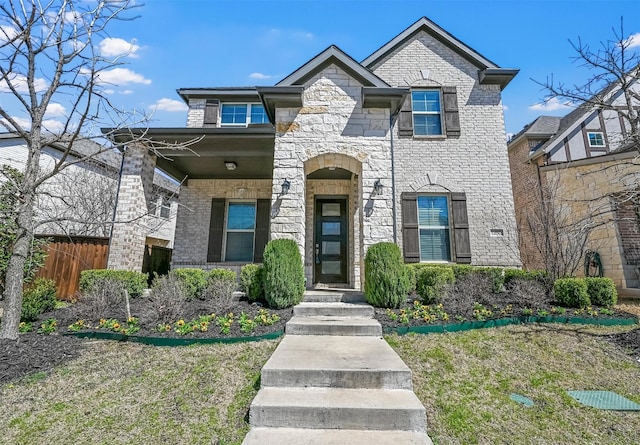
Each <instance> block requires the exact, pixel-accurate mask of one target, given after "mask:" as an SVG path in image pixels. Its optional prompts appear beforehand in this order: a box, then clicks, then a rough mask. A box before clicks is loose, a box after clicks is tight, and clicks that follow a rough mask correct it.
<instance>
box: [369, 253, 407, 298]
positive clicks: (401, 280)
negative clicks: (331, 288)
mask: <svg viewBox="0 0 640 445" xmlns="http://www.w3.org/2000/svg"><path fill="white" fill-rule="evenodd" d="M364 277H365V278H364V294H365V296H366V298H367V302H369V304H371V305H373V306H377V307H386V308H397V307H400V305H401V304H402V303H404V302H405V301H406V300H407V295H408V293H409V277H408V274H407V268H406V267H405V265H404V263H403V261H402V255H401V253H400V248H399V247H398V246H397V245H396V244H394V243H377V244H374V245H373V246H371V247H369V249H368V250H367V255H366V257H365V260H364Z"/></svg>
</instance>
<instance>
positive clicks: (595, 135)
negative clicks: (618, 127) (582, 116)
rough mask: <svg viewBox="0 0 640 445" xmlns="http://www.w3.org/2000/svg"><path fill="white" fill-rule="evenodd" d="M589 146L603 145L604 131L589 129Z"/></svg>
mask: <svg viewBox="0 0 640 445" xmlns="http://www.w3.org/2000/svg"><path fill="white" fill-rule="evenodd" d="M587 137H588V138H589V147H604V146H605V144H604V133H602V132H601V131H590V132H588V133H587Z"/></svg>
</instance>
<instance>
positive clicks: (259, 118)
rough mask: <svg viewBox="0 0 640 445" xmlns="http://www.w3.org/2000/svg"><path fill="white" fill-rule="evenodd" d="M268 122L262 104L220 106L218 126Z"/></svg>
mask: <svg viewBox="0 0 640 445" xmlns="http://www.w3.org/2000/svg"><path fill="white" fill-rule="evenodd" d="M267 122H269V120H268V118H267V113H266V112H265V110H264V106H263V105H262V104H222V110H221V112H220V125H222V126H246V125H249V124H264V123H267Z"/></svg>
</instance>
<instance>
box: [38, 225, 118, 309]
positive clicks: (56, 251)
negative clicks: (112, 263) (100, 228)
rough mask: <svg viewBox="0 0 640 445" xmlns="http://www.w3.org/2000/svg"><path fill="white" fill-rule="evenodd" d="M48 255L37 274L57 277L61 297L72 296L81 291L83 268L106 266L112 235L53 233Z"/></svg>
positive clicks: (68, 297) (54, 278)
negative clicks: (82, 235) (86, 235)
mask: <svg viewBox="0 0 640 445" xmlns="http://www.w3.org/2000/svg"><path fill="white" fill-rule="evenodd" d="M47 238H49V239H51V242H50V243H49V246H48V247H47V259H46V260H45V263H44V266H43V267H42V268H41V269H40V270H39V271H38V273H37V275H36V276H37V277H43V278H49V279H51V280H55V282H56V283H57V288H58V298H59V299H62V300H66V299H70V298H72V297H73V295H74V294H75V293H76V292H77V291H78V288H79V282H80V272H82V271H83V270H87V269H104V268H106V267H107V250H108V248H109V238H92V237H79V236H74V237H67V236H51V237H47Z"/></svg>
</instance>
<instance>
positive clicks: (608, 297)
mask: <svg viewBox="0 0 640 445" xmlns="http://www.w3.org/2000/svg"><path fill="white" fill-rule="evenodd" d="M584 280H585V282H586V283H587V293H588V294H589V298H590V299H591V303H592V304H597V305H598V306H607V307H611V306H614V305H615V304H616V303H617V302H618V291H617V290H616V285H615V284H614V283H613V280H612V279H611V278H601V277H588V278H585V279H584Z"/></svg>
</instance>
